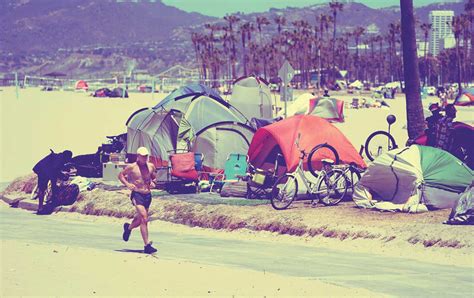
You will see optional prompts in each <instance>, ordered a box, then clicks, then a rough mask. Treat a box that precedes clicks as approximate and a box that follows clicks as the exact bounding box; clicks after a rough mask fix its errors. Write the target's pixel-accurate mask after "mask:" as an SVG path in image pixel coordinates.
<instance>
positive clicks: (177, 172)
mask: <svg viewBox="0 0 474 298" xmlns="http://www.w3.org/2000/svg"><path fill="white" fill-rule="evenodd" d="M169 157H170V167H169V172H168V173H169V176H168V181H167V182H166V184H165V190H166V191H167V192H169V193H177V192H179V191H180V190H184V189H185V187H186V186H189V185H190V184H192V185H193V186H194V187H196V189H197V185H198V182H199V173H198V171H197V169H196V160H198V164H200V167H202V159H201V161H199V156H198V157H196V156H195V154H194V153H193V152H185V153H172V154H170V155H169Z"/></svg>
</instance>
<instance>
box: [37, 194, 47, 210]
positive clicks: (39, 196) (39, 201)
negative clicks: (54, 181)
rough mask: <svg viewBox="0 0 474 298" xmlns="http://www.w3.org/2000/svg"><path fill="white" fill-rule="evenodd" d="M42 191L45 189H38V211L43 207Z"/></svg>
mask: <svg viewBox="0 0 474 298" xmlns="http://www.w3.org/2000/svg"><path fill="white" fill-rule="evenodd" d="M44 193H45V191H42V190H38V212H39V211H41V209H43V202H44Z"/></svg>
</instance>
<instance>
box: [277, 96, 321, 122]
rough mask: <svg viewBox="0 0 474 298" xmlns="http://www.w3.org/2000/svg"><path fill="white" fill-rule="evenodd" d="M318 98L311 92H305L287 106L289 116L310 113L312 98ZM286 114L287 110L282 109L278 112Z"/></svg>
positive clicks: (282, 114) (279, 114)
mask: <svg viewBox="0 0 474 298" xmlns="http://www.w3.org/2000/svg"><path fill="white" fill-rule="evenodd" d="M313 98H316V96H314V95H313V94H311V93H303V94H301V95H300V96H298V97H297V98H296V99H295V100H294V101H292V102H289V105H288V107H287V117H291V116H294V115H306V114H308V113H309V103H310V100H311V99H313ZM284 115H285V110H284V109H282V110H281V111H280V112H278V116H284Z"/></svg>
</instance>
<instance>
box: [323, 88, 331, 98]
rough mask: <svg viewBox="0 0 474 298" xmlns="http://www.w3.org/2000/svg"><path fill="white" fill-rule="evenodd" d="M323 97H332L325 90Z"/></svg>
mask: <svg viewBox="0 0 474 298" xmlns="http://www.w3.org/2000/svg"><path fill="white" fill-rule="evenodd" d="M323 96H324V97H330V95H329V90H328V89H324V95H323Z"/></svg>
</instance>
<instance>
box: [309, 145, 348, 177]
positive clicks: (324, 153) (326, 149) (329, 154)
mask: <svg viewBox="0 0 474 298" xmlns="http://www.w3.org/2000/svg"><path fill="white" fill-rule="evenodd" d="M325 158H327V159H332V160H334V164H335V165H337V164H339V162H340V160H339V154H338V153H337V150H336V148H334V147H333V146H331V145H329V144H328V143H324V144H319V145H317V146H316V147H314V148H313V149H312V150H311V152H310V153H309V155H308V170H309V172H310V173H311V175H313V176H314V177H316V178H318V174H317V172H316V171H317V169H319V168H320V167H321V160H322V159H325Z"/></svg>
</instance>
